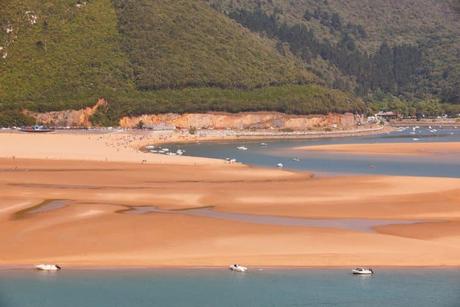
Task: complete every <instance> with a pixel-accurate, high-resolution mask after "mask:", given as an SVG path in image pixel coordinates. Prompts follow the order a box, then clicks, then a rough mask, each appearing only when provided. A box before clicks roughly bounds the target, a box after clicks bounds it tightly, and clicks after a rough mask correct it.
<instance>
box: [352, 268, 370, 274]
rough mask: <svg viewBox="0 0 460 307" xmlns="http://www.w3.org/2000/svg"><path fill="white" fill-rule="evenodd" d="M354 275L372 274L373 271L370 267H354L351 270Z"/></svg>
mask: <svg viewBox="0 0 460 307" xmlns="http://www.w3.org/2000/svg"><path fill="white" fill-rule="evenodd" d="M351 272H352V273H353V274H354V275H372V274H374V271H373V270H372V269H367V268H356V269H353V270H351Z"/></svg>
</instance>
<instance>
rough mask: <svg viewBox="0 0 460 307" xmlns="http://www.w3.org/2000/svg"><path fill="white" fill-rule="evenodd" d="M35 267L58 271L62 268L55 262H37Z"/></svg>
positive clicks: (42, 269)
mask: <svg viewBox="0 0 460 307" xmlns="http://www.w3.org/2000/svg"><path fill="white" fill-rule="evenodd" d="M35 269H36V270H39V271H59V270H61V269H62V268H61V267H60V266H59V265H57V264H38V265H36V266H35Z"/></svg>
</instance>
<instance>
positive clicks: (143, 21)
mask: <svg viewBox="0 0 460 307" xmlns="http://www.w3.org/2000/svg"><path fill="white" fill-rule="evenodd" d="M114 2H115V6H116V8H117V11H118V16H119V29H120V33H121V34H122V36H123V40H122V42H123V49H124V50H125V51H126V52H127V54H128V56H129V59H130V61H131V63H132V64H133V68H134V75H135V76H134V77H135V81H136V85H137V86H138V88H140V89H142V90H151V89H161V88H184V87H207V86H211V87H221V88H254V87H264V86H269V85H276V84H287V83H306V82H308V81H312V80H313V79H314V76H313V75H312V74H310V73H308V72H307V71H305V70H304V69H303V68H302V67H301V64H299V63H296V62H295V61H294V60H293V59H291V58H288V57H283V56H282V55H281V54H279V53H278V52H277V51H276V50H275V49H274V48H273V46H271V44H270V42H269V41H267V40H263V39H261V38H260V37H259V36H257V35H255V34H253V33H250V32H249V31H248V30H246V29H244V28H242V27H241V26H239V25H238V24H237V23H235V22H233V21H231V20H230V19H229V18H227V17H225V16H224V15H222V14H218V13H217V12H216V11H214V10H213V9H212V8H210V7H209V6H208V5H206V3H204V2H203V1H200V0H176V1H170V0H156V1H151V0H136V1H126V0H116V1H114Z"/></svg>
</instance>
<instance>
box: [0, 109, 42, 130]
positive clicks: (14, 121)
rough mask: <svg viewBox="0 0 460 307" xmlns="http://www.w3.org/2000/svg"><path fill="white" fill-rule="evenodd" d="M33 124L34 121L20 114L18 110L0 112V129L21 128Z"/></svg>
mask: <svg viewBox="0 0 460 307" xmlns="http://www.w3.org/2000/svg"><path fill="white" fill-rule="evenodd" d="M33 124H35V120H34V119H33V118H31V117H28V116H26V115H24V114H22V112H21V111H20V110H4V111H0V127H11V126H16V127H21V126H30V125H33Z"/></svg>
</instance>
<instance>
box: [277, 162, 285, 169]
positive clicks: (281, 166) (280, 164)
mask: <svg viewBox="0 0 460 307" xmlns="http://www.w3.org/2000/svg"><path fill="white" fill-rule="evenodd" d="M276 167H279V168H283V167H284V165H283V163H278V164H276Z"/></svg>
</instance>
